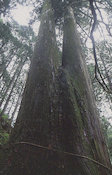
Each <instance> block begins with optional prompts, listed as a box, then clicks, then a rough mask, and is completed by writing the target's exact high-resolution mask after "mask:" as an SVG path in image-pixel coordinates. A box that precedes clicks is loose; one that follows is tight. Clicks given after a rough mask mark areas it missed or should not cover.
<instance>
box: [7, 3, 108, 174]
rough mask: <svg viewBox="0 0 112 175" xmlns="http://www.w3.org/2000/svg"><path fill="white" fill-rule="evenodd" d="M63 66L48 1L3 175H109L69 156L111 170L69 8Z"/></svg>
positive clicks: (95, 166)
mask: <svg viewBox="0 0 112 175" xmlns="http://www.w3.org/2000/svg"><path fill="white" fill-rule="evenodd" d="M59 60H60V57H59V52H58V49H57V45H56V38H55V23H54V16H53V10H52V7H51V2H50V0H46V2H45V3H44V5H43V11H42V17H41V25H40V30H39V35H38V39H37V43H36V47H35V50H34V55H33V59H32V63H31V66H30V72H29V76H28V80H27V83H26V88H25V91H24V95H23V100H22V104H21V108H20V111H19V114H18V118H17V122H16V124H15V127H14V130H13V132H12V134H11V137H10V143H11V144H12V145H13V148H12V151H11V154H10V157H9V161H8V162H9V164H8V165H9V167H8V168H7V171H6V172H4V173H5V174H7V175H15V174H16V175H59V174H61V175H109V174H110V172H109V171H108V170H107V169H106V168H104V167H102V166H98V165H97V164H95V163H94V162H93V161H90V160H88V159H84V158H81V157H80V156H79V157H77V156H75V155H74V156H73V155H70V154H68V153H67V152H69V153H74V154H78V155H81V156H86V157H89V158H91V159H94V160H97V161H98V162H100V163H102V164H104V165H105V166H108V167H109V166H110V161H109V157H108V152H107V147H106V145H105V141H104V138H103V136H102V133H101V129H100V123H99V120H98V117H97V112H96V106H95V103H94V97H93V95H92V89H91V83H90V80H89V77H88V73H87V71H86V65H85V61H84V58H83V57H82V53H81V48H80V42H79V37H78V34H77V31H76V23H75V19H74V15H73V12H72V9H71V8H70V7H68V8H67V9H66V10H65V17H64V41H63V54H62V65H61V66H60V65H59ZM21 142H26V143H25V144H22V143H21ZM33 144H36V145H41V146H44V147H47V148H49V149H45V148H42V147H38V146H34V145H33ZM52 149H56V150H58V151H53V150H52ZM65 152H66V153H65Z"/></svg>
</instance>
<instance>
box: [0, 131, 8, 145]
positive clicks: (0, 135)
mask: <svg viewBox="0 0 112 175" xmlns="http://www.w3.org/2000/svg"><path fill="white" fill-rule="evenodd" d="M8 139H9V133H7V132H4V131H2V130H0V145H4V144H6V143H7V142H8Z"/></svg>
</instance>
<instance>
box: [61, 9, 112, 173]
mask: <svg viewBox="0 0 112 175" xmlns="http://www.w3.org/2000/svg"><path fill="white" fill-rule="evenodd" d="M80 47H81V46H80V41H79V36H78V33H77V29H76V22H75V19H74V14H73V11H72V9H71V8H70V7H69V8H68V9H67V10H66V13H65V22H64V42H63V57H62V59H63V60H62V64H63V69H62V73H61V75H60V78H61V89H62V92H61V95H60V96H61V100H60V101H62V116H63V118H62V122H63V128H62V132H63V138H64V137H65V138H66V139H65V149H66V151H69V150H72V152H73V153H77V154H81V155H85V156H87V157H91V158H93V159H94V160H97V161H99V162H101V163H103V164H105V165H107V166H110V161H109V156H108V152H107V146H106V143H105V140H104V138H103V135H102V132H101V128H100V122H99V120H98V114H97V110H96V106H95V102H94V96H93V94H92V88H91V82H90V79H89V76H88V73H87V69H86V65H85V60H84V58H83V57H82V54H81V48H80ZM73 162H74V163H73ZM73 162H72V163H73V165H74V167H71V169H72V170H71V171H72V172H71V174H79V175H107V174H109V172H108V171H107V170H106V169H104V168H102V167H99V168H98V166H96V165H95V164H94V163H91V162H87V161H84V160H77V159H75V160H73Z"/></svg>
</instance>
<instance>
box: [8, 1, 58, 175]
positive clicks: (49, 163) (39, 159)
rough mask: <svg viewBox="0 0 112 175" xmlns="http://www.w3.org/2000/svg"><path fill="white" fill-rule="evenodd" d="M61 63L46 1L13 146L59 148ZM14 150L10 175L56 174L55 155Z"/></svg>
mask: <svg viewBox="0 0 112 175" xmlns="http://www.w3.org/2000/svg"><path fill="white" fill-rule="evenodd" d="M58 60H59V55H58V49H57V45H56V38H55V23H54V19H53V11H52V8H51V4H50V0H46V2H45V3H44V6H43V11H42V17H41V25H40V30H39V35H38V38H37V43H36V46H35V49H34V55H33V59H32V63H31V67H30V72H29V76H28V80H27V83H26V88H25V91H24V95H23V100H22V104H21V107H20V111H19V114H18V119H17V122H16V125H15V128H14V131H13V133H12V135H11V138H10V143H13V142H14V143H15V142H20V141H27V142H31V143H36V144H40V145H43V146H47V147H57V143H58V138H57V133H58V128H57V125H58V117H57V115H58V110H57V106H58V104H57V98H58V94H57V93H58V92H57V89H56V88H57V84H56V76H57V69H58ZM15 149H16V150H17V152H14V153H12V154H11V157H12V158H11V165H10V166H9V168H8V170H7V175H15V174H16V175H31V174H32V175H36V174H38V175H40V174H41V175H44V174H46V175H47V174H49V175H50V174H57V173H56V172H57V164H56V161H57V160H56V155H55V154H53V152H52V151H46V150H41V149H38V148H32V147H29V146H27V145H26V146H25V145H21V144H20V145H17V146H16V148H15ZM55 171H56V172H55Z"/></svg>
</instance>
